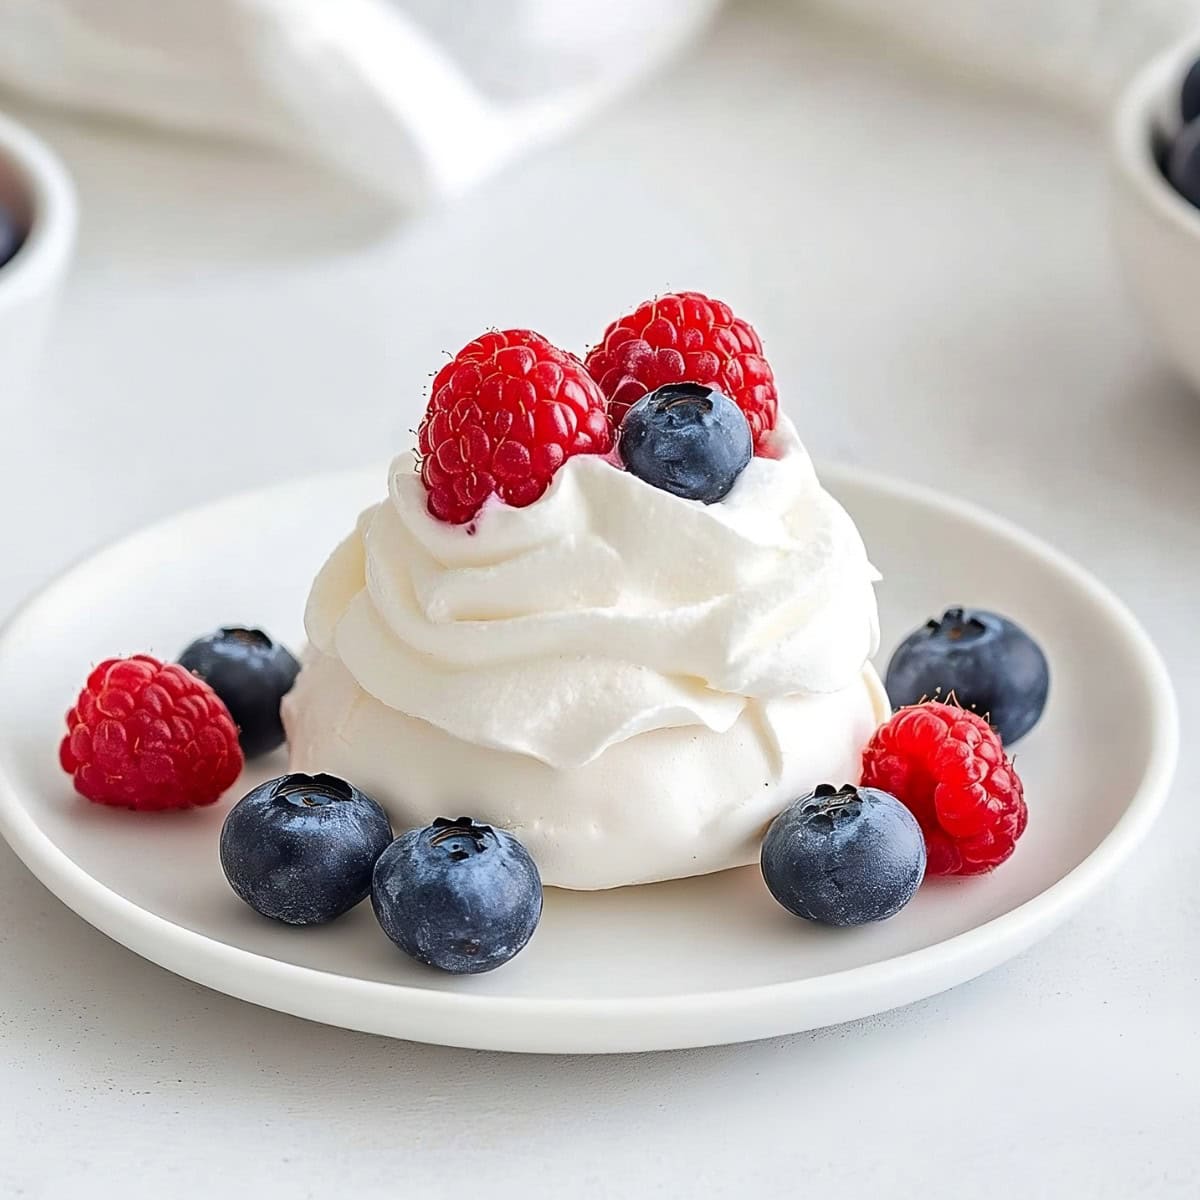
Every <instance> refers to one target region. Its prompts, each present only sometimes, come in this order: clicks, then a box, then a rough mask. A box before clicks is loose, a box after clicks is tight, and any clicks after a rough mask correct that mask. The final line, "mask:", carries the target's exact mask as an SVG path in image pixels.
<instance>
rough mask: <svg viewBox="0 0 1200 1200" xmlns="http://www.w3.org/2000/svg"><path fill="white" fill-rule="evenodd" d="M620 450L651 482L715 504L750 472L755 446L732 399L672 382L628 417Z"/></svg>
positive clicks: (628, 463) (624, 459) (628, 465)
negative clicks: (747, 467) (743, 473)
mask: <svg viewBox="0 0 1200 1200" xmlns="http://www.w3.org/2000/svg"><path fill="white" fill-rule="evenodd" d="M618 450H619V453H620V455H621V461H622V462H623V463H624V464H625V466H626V468H627V469H628V470H629V471H630V472H631V473H632V474H634V475H636V476H637V477H638V478H639V479H643V480H645V482H646V483H649V484H651V485H653V486H654V487H656V488H662V490H663V491H665V492H672V493H673V494H674V495H676V496H682V497H683V498H684V499H685V500H703V501H704V503H705V504H715V503H716V502H717V501H718V500H720V499H722V498H723V497H725V496H726V495H728V494H729V489H730V488H731V487H733V485H734V483H735V482H736V481H737V477H738V476H739V475H740V474H741V473H742V471H743V470H745V468H746V464H747V463H748V462H749V461H750V456H751V454H753V452H754V445H753V441H752V439H751V437H750V426H749V424H748V423H747V421H746V417H745V414H744V413H743V412H742V410H741V409H740V408H738V406H737V405H736V404H734V402H733V401H732V400H730V399H729V397H728V396H723V395H722V394H721V393H720V392H717V391H714V390H713V389H712V388H709V387H704V386H702V385H701V384H698V383H668V384H666V385H665V386H664V387H660V388H658V389H657V390H656V391H653V392H649V393H648V394H647V395H645V396H643V397H642V398H641V399H640V400H639V401H638V402H637V403H636V404H635V405H634V406H633V407H632V408H631V409H630V410H629V411H628V412H627V413H626V414H625V419H624V420H623V421H622V422H621V433H620V441H619V443H618Z"/></svg>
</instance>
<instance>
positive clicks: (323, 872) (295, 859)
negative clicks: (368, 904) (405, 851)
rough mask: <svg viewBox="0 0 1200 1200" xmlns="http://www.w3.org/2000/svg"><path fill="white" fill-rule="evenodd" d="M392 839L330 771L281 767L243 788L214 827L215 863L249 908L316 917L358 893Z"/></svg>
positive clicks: (367, 802)
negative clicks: (287, 771) (284, 771)
mask: <svg viewBox="0 0 1200 1200" xmlns="http://www.w3.org/2000/svg"><path fill="white" fill-rule="evenodd" d="M391 841H392V826H391V822H390V821H389V820H388V818H387V814H386V813H385V812H384V811H383V809H382V808H380V807H379V805H378V804H376V803H375V801H374V800H372V799H371V797H370V796H368V795H366V794H365V793H363V792H360V791H359V790H358V789H357V788H355V787H352V786H351V785H350V784H348V783H347V782H346V781H345V780H343V779H338V778H337V777H336V776H334V775H300V774H293V775H283V776H281V777H280V778H278V779H272V780H269V781H268V782H267V783H264V784H261V785H260V786H258V787H256V788H254V789H253V791H250V792H248V793H247V794H246V795H245V796H243V797H242V799H241V800H239V801H238V802H237V804H235V805H234V806H233V808H232V809H231V810H230V812H229V815H228V816H227V817H226V818H225V824H224V825H223V826H222V828H221V868H222V870H223V871H224V872H225V878H226V879H228V880H229V885H230V887H232V888H233V890H234V891H235V892H236V893H237V894H238V896H240V897H241V898H242V899H243V900H244V901H245V902H246V903H247V904H248V905H250V907H251V908H252V909H254V910H255V912H258V913H261V914H262V915H263V916H264V917H270V918H271V919H272V920H274V921H283V922H285V923H286V924H288V925H320V924H323V923H324V922H326V921H332V920H333V919H334V918H335V917H340V916H341V915H342V914H343V913H345V912H348V911H349V910H350V909H352V908H353V907H354V906H355V905H356V904H358V903H360V902H361V901H362V900H365V899H366V897H367V894H368V893H369V892H370V890H371V873H372V871H373V870H374V869H375V863H376V861H377V860H378V858H379V856H380V855H381V854H382V853H383V852H384V850H386V849H387V847H388V846H389V845H390V844H391Z"/></svg>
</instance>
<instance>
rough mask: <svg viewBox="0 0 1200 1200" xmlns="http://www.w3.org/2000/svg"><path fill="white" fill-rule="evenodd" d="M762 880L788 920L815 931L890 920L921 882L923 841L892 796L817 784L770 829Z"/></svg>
mask: <svg viewBox="0 0 1200 1200" xmlns="http://www.w3.org/2000/svg"><path fill="white" fill-rule="evenodd" d="M761 864H762V874H763V879H764V880H765V881H766V884H767V887H768V888H769V889H770V891H771V895H772V896H774V897H775V899H776V900H778V901H779V903H780V904H782V905H783V907H784V908H786V909H787V910H788V912H791V913H795V914H796V916H798V917H804V918H805V920H808V921H817V922H819V923H820V924H822V925H865V924H867V923H868V922H869V921H884V920H886V919H887V918H888V917H892V916H895V915H896V913H898V912H899V911H900V910H901V909H902V908H903V907H904V906H905V905H906V904H907V903H908V902H909V901H910V900H911V899H912V898H913V896H914V895H915V894H916V891H917V888H919V887H920V886H921V880H922V879H924V878H925V838H924V836H923V835H922V833H921V827H920V826H919V825H918V824H917V819H916V817H914V816H913V815H912V813H910V812H909V811H908V809H907V808H905V807H904V805H903V804H901V803H900V801H899V800H897V799H896V798H895V796H891V795H889V794H888V793H887V792H881V791H878V790H877V789H875V788H856V787H852V786H851V785H850V784H846V785H845V786H844V787H841V788H835V787H834V786H833V785H832V784H828V783H823V784H822V785H821V786H820V787H819V788H817V789H816V791H814V792H813V793H812V794H811V795H808V796H804V797H802V798H801V799H799V800H797V801H796V802H795V803H794V804H792V805H791V806H790V807H789V808H786V809H784V811H783V812H781V813H780V814H779V816H777V817H776V818H775V820H774V821H772V822H771V827H770V829H768V830H767V836H766V838H765V839H764V840H763V845H762V859H761Z"/></svg>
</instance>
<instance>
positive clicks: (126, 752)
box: [59, 654, 243, 811]
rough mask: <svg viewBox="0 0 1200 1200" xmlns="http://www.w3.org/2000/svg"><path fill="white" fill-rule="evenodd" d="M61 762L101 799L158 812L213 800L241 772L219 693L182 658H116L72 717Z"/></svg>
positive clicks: (94, 679) (95, 675)
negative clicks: (179, 661) (181, 663)
mask: <svg viewBox="0 0 1200 1200" xmlns="http://www.w3.org/2000/svg"><path fill="white" fill-rule="evenodd" d="M59 761H60V763H61V764H62V768H63V770H64V771H66V772H67V774H69V775H71V776H72V777H73V778H74V781H75V790H76V791H77V792H79V794H80V795H81V796H85V797H87V799H89V800H92V801H94V802H95V803H97V804H108V805H112V806H114V807H117V808H136V809H141V810H144V811H153V810H159V809H166V808H191V807H192V806H193V805H201V804H212V803H213V802H214V801H216V800H217V799H219V797H220V795H221V793H222V792H224V791H225V789H226V788H228V787H231V786H232V785H233V783H234V781H235V780H236V779H237V777H238V775H239V774H240V772H241V770H242V762H243V760H242V751H241V747H240V746H239V745H238V734H237V727H236V726H235V725H234V723H233V718H232V717H230V715H229V710H228V709H227V708H226V707H225V705H224V703H222V701H221V699H220V697H218V696H217V694H216V692H214V691H213V690H212V688H210V687H209V686H208V684H207V683H205V682H204V681H203V680H202V679H199V678H197V677H196V676H195V675H191V674H189V673H188V672H187V671H185V670H184V668H183V667H181V666H178V665H177V664H175V663H161V662H159V661H158V659H156V658H151V657H149V656H148V655H144V654H136V655H134V656H133V657H132V658H110V659H108V660H107V661H105V662H102V663H101V664H100V665H99V666H98V667H97V668H96V669H95V670H94V671H93V672H92V673H91V675H89V676H88V680H87V683H86V684H85V685H84V688H83V691H81V692H80V693H79V699H78V700H76V701H75V707H74V708H72V709H71V711H70V712H69V713H68V714H67V736H66V737H65V738H63V741H62V745H61V747H60V748H59Z"/></svg>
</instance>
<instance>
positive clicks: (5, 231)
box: [0, 205, 25, 267]
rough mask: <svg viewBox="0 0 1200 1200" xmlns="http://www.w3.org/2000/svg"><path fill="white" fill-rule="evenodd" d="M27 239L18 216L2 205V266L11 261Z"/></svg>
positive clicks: (0, 233)
mask: <svg viewBox="0 0 1200 1200" xmlns="http://www.w3.org/2000/svg"><path fill="white" fill-rule="evenodd" d="M24 241H25V231H24V230H23V229H22V228H21V225H20V223H19V222H18V221H17V219H16V217H14V216H13V215H12V213H10V212H9V211H8V209H7V208H5V207H4V206H3V205H0V267H3V266H5V265H6V264H7V263H9V262H11V261H12V259H13V258H14V257H15V256H16V253H17V251H18V250H20V248H21V244H22V243H23V242H24Z"/></svg>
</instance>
